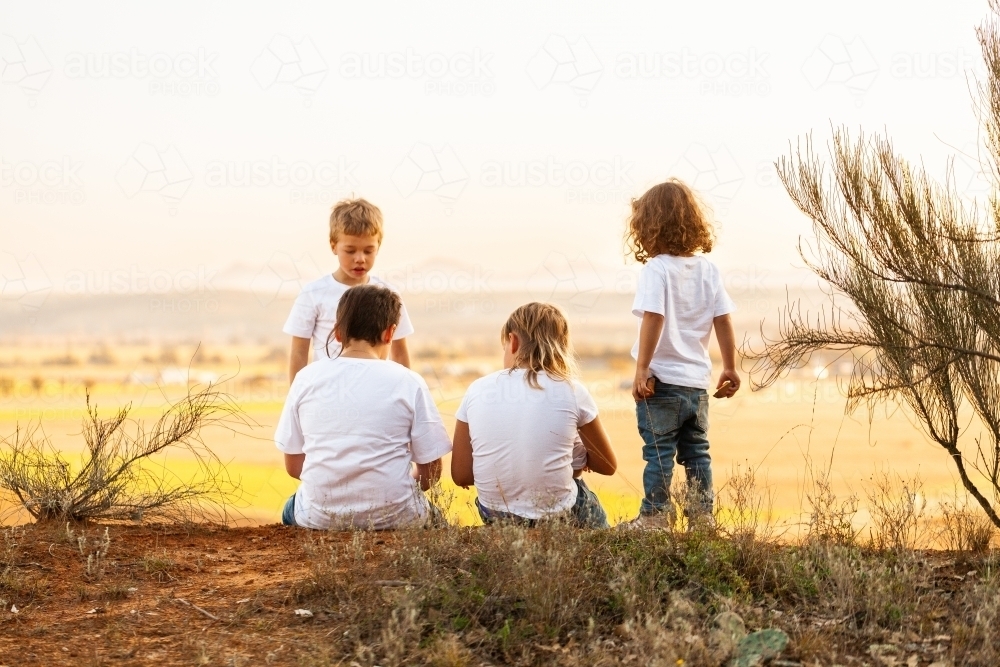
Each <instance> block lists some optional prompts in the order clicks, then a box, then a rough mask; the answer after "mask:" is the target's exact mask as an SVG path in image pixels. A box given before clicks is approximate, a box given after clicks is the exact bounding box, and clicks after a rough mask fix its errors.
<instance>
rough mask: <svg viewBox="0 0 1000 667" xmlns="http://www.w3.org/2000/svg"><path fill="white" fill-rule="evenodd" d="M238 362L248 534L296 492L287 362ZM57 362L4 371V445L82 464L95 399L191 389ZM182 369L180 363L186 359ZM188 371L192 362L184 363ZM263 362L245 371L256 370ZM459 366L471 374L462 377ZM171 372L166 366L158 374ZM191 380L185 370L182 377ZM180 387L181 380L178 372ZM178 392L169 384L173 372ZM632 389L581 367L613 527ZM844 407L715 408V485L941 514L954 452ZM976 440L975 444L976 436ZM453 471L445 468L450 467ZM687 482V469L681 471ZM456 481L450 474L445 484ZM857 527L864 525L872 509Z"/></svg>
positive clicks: (627, 472)
mask: <svg viewBox="0 0 1000 667" xmlns="http://www.w3.org/2000/svg"><path fill="white" fill-rule="evenodd" d="M229 353H230V354H231V355H237V354H239V355H240V359H241V361H240V362H239V366H238V368H239V370H240V372H239V375H238V376H237V377H236V378H235V379H232V380H229V381H227V382H225V383H224V384H223V387H224V389H226V390H227V391H229V392H231V393H232V394H233V395H234V396H235V398H236V399H237V400H238V402H239V403H240V405H241V406H242V407H243V409H244V410H245V411H246V413H247V415H248V416H249V417H250V418H251V419H252V420H253V421H254V422H255V423H256V426H254V427H252V428H248V429H244V430H243V431H244V432H243V433H241V434H234V433H230V432H227V431H224V430H220V429H214V430H212V431H210V432H206V433H205V438H206V443H207V444H208V445H209V446H210V447H211V448H212V449H213V450H214V451H215V452H216V453H217V454H218V456H219V457H220V458H221V459H222V460H223V461H224V462H225V463H226V464H227V467H228V470H229V473H230V475H231V476H232V477H234V478H237V479H239V480H240V491H241V494H240V495H241V499H240V502H238V503H237V504H236V506H235V507H234V508H233V510H234V512H235V513H236V514H237V516H239V517H240V521H241V522H249V523H258V522H273V521H277V520H278V518H279V512H280V508H281V506H282V504H283V502H284V500H285V498H287V497H288V495H290V494H291V493H292V492H293V491H294V489H295V484H296V482H295V481H294V480H292V479H290V478H288V477H287V475H286V474H285V472H284V469H283V467H282V463H281V457H280V455H279V453H278V452H277V451H276V450H275V448H274V445H273V443H272V441H271V435H272V434H273V430H274V426H275V424H276V422H277V418H278V415H279V413H280V410H281V405H282V400H283V397H284V393H285V391H286V389H287V382H286V381H285V380H284V379H283V376H284V370H283V368H284V366H283V361H282V360H281V359H280V358H277V357H276V355H273V354H272V355H271V357H272V358H268V355H267V350H266V349H257V348H253V347H252V346H251V347H248V348H246V349H241V350H236V351H233V350H230V351H229ZM45 354H51V350H49V351H48V352H46V351H44V350H42V351H34V350H30V349H23V348H22V349H21V350H20V356H19V357H18V359H19V363H18V364H17V365H15V366H13V367H10V368H6V369H5V368H0V389H2V390H3V395H2V396H0V434H3V435H7V434H11V433H12V432H13V431H14V430H15V428H16V426H17V425H18V424H20V425H21V426H22V427H24V426H25V425H26V424H28V423H29V422H37V421H38V420H41V423H42V425H43V428H44V431H45V433H46V435H47V436H48V437H49V438H50V439H51V441H52V444H53V445H54V446H55V447H58V448H60V449H62V450H64V451H73V452H76V451H79V450H80V448H81V447H82V441H81V438H80V437H79V433H80V421H81V419H82V417H83V416H84V396H85V391H86V390H87V387H88V386H89V391H90V393H91V397H92V401H93V402H94V403H96V404H97V405H98V407H99V409H100V410H101V412H102V413H103V414H105V415H110V413H111V411H112V410H114V409H116V408H118V407H119V406H121V405H124V404H126V403H129V402H131V403H132V405H133V407H134V412H133V416H135V417H137V418H140V419H143V420H147V419H149V418H151V417H155V416H157V415H158V414H159V411H160V409H161V408H162V406H163V405H164V404H165V402H166V401H167V400H169V399H171V398H176V397H177V396H179V395H182V394H183V392H184V386H183V384H170V385H165V386H163V385H162V382H161V383H160V384H158V383H157V380H156V379H153V378H152V376H153V375H154V372H153V370H154V368H155V367H156V366H157V364H156V363H154V362H152V361H149V357H148V355H146V358H147V361H145V362H143V361H142V358H143V354H142V351H141V350H140V349H138V348H137V349H135V350H132V351H131V352H130V351H128V350H125V351H121V350H119V351H118V352H117V356H118V358H117V359H116V361H115V363H114V364H110V365H109V364H105V365H94V364H90V363H86V362H80V363H77V364H75V365H66V366H56V365H53V364H51V363H48V364H43V363H42V362H43V360H44V357H45ZM182 358H183V357H182ZM187 358H190V357H187ZM247 359H250V360H254V359H256V360H258V361H251V362H247V361H246V360H247ZM460 362H461V364H464V367H465V368H466V369H469V368H476V369H479V370H480V372H484V371H485V370H487V369H489V368H490V367H491V366H492V365H495V364H496V363H497V360H496V359H469V360H460ZM456 363H458V362H456V361H455V360H450V361H449V362H448V364H443V363H442V364H438V363H422V362H421V361H420V360H419V359H418V360H417V361H416V362H415V363H414V367H415V368H416V369H417V370H420V371H421V372H422V373H423V374H424V376H425V377H426V378H427V380H428V383H429V384H430V386H431V388H432V390H433V392H434V394H435V397H436V400H437V402H438V406H439V408H440V410H441V413H442V416H443V417H444V419H445V422H446V425H447V427H448V428H449V430H451V428H452V427H453V421H454V417H453V415H454V413H455V411H456V410H457V408H458V405H459V402H460V400H461V397H462V395H463V393H464V389H465V387H466V386H467V385H468V383H469V382H471V381H472V379H474V377H475V376H474V374H471V373H469V372H467V371H465V372H462V373H459V372H458V371H456V370H455V366H456ZM461 364H460V365H461ZM159 366H162V364H159ZM236 368H237V365H236V364H235V363H232V362H231V361H230V359H222V358H211V357H210V358H209V359H208V360H207V361H205V362H203V363H201V364H198V365H197V366H196V367H192V369H191V371H190V372H191V376H192V378H200V379H201V380H207V379H209V377H210V376H211V375H212V374H214V375H217V376H224V375H226V374H227V373H229V374H232V373H233V372H234V371H235V369H236ZM180 370H181V371H186V370H187V369H180ZM174 374H175V375H176V370H175V371H174ZM163 377H167V378H168V379H169V377H171V376H170V374H169V373H163ZM630 378H631V371H630V368H629V366H628V363H627V361H626V360H623V359H621V358H614V359H612V360H610V361H609V362H607V363H603V364H596V365H594V364H591V365H589V366H588V365H587V364H585V365H584V371H583V380H584V382H585V383H586V384H587V385H588V387H589V388H590V390H591V392H592V394H593V395H594V396H595V398H596V399H597V401H598V404H599V407H600V409H601V415H602V419H603V421H604V423H605V424H606V426H607V428H608V430H609V432H610V434H611V437H612V442H613V443H614V445H615V449H616V451H617V453H618V457H619V462H620V465H619V471H618V473H617V474H616V475H615V476H613V477H610V478H604V477H601V476H598V475H592V474H591V475H588V476H587V482H588V484H589V485H590V486H591V488H593V489H595V490H596V491H597V493H598V494H599V496H600V497H601V498H602V501H603V502H604V503H605V505H606V507H607V509H608V513H609V516H610V517H611V518H612V520H613V521H618V520H621V519H627V518H630V517H631V516H634V514H635V513H636V510H637V508H638V503H639V498H640V497H641V495H642V469H643V461H642V455H641V440H640V438H639V435H638V432H637V430H636V426H635V414H634V403H633V401H632V399H631V397H630V395H629V393H628V389H627V388H625V387H627V385H628V382H629V381H630ZM844 403H845V401H844V398H843V397H842V395H841V393H840V392H839V390H838V385H837V382H836V381H835V380H831V379H827V380H820V381H816V380H811V379H808V378H806V379H803V378H797V379H792V380H788V381H784V382H782V383H780V384H779V385H778V386H776V387H773V388H770V389H768V390H765V391H762V392H759V393H755V394H754V393H751V392H749V391H746V390H744V391H742V392H741V393H740V395H739V396H738V397H737V398H734V399H731V400H728V401H724V400H715V399H712V402H711V417H710V418H711V428H710V437H711V442H712V449H711V451H712V455H713V460H714V466H713V467H714V471H715V486H716V489H717V490H718V489H720V488H721V487H722V486H723V484H724V483H725V480H726V479H727V477H728V476H729V474H730V472H731V471H732V470H733V469H734V466H743V467H744V468H745V467H746V466H751V467H753V468H754V469H756V470H757V474H758V480H759V481H761V482H763V483H765V484H766V485H767V487H768V488H769V489H770V491H771V492H772V493H773V497H774V510H775V513H776V515H777V516H778V517H779V518H781V519H782V520H783V521H786V522H789V523H794V522H795V520H796V519H797V517H798V516H799V514H800V512H801V508H802V507H803V506H804V503H803V494H804V492H805V482H806V479H807V473H806V463H807V461H808V460H809V459H810V458H811V459H812V461H813V462H814V464H815V465H817V466H818V467H822V466H824V465H826V464H827V463H830V464H831V466H832V471H833V480H834V483H835V488H836V489H837V491H838V493H841V494H845V495H846V494H850V493H855V494H857V495H859V496H860V497H861V498H862V500H863V499H864V484H865V482H866V480H868V479H869V478H870V477H871V476H872V474H873V473H875V472H876V471H878V470H892V471H893V472H894V473H898V474H900V475H903V476H911V475H916V474H919V475H920V476H921V478H922V479H923V480H924V483H925V492H926V495H927V497H928V498H929V500H931V501H932V504H933V501H934V500H935V499H936V498H937V497H940V496H941V495H942V494H945V493H948V492H951V491H952V490H953V489H954V487H955V485H956V480H957V476H956V475H955V474H954V472H953V470H952V467H951V465H950V462H949V460H948V458H947V457H946V455H945V454H944V452H943V451H942V450H940V449H939V448H937V447H936V446H934V445H932V444H929V443H928V442H926V440H925V439H924V437H923V436H922V434H921V433H920V432H919V430H917V429H916V428H915V427H914V426H913V425H912V424H910V423H909V422H908V421H907V419H906V417H905V416H904V415H903V414H902V413H901V412H897V413H896V414H892V415H890V416H887V415H885V414H882V415H879V416H878V417H877V418H876V419H874V420H873V421H872V422H871V423H869V421H868V416H867V414H863V413H862V414H858V415H856V416H854V417H845V416H844ZM970 437H971V436H970ZM157 463H158V464H161V465H165V466H166V467H167V469H168V470H170V471H171V472H173V473H175V474H178V475H181V476H185V475H189V474H193V472H194V470H195V468H194V466H193V465H192V463H191V461H190V459H189V458H186V457H185V456H184V455H183V454H182V453H174V454H170V455H168V456H167V457H166V458H165V459H162V460H159V461H157ZM446 470H447V465H446ZM677 473H678V474H677V477H678V478H682V477H683V472H682V469H680V468H678V469H677ZM445 476H446V477H447V474H446V475H445ZM444 486H445V492H446V495H450V494H453V502H452V512H453V514H454V515H455V516H456V517H458V518H459V519H460V520H461V521H462V522H463V523H470V522H475V521H477V519H476V518H475V517H474V512H473V511H472V507H471V499H472V498H473V497H474V495H473V493H472V492H470V491H464V490H462V489H455V488H454V487H453V486H452V485H451V484H450V483H449V482H448V480H447V479H446V480H445V485H444ZM861 506H862V512H861V513H860V514H859V519H860V520H862V521H863V520H864V502H862V503H861ZM0 512H2V514H0V515H2V516H5V517H6V520H7V521H11V520H17V515H16V514H12V513H11V508H10V507H6V508H0Z"/></svg>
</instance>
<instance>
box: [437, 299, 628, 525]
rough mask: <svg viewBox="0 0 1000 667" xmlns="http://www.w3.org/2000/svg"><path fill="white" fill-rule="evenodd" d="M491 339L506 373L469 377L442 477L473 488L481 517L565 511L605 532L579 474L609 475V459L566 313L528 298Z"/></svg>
mask: <svg viewBox="0 0 1000 667" xmlns="http://www.w3.org/2000/svg"><path fill="white" fill-rule="evenodd" d="M501 342H502V344H503V363H504V367H505V369H506V370H502V371H497V372H496V373H493V374H491V375H487V376H486V377H483V378H480V379H478V380H476V381H475V382H473V383H472V385H471V386H470V387H469V390H468V391H467V392H466V394H465V398H464V399H463V400H462V404H461V405H460V406H459V408H458V413H457V415H456V417H457V421H456V423H455V438H454V448H453V453H452V458H451V476H452V479H453V480H454V482H455V484H456V485H458V486H462V487H466V488H467V487H469V486H470V485H472V484H475V485H476V491H477V492H478V494H479V497H478V498H477V499H476V506H477V508H478V509H479V515H480V517H482V519H483V522H485V523H492V522H494V521H497V520H513V521H517V522H519V523H526V524H528V525H533V524H534V522H536V521H537V520H539V519H546V518H557V517H568V518H570V519H571V520H573V521H574V522H575V523H577V524H578V525H580V526H583V527H590V528H607V526H608V519H607V515H606V514H605V512H604V508H602V507H601V503H600V501H598V499H597V496H596V495H595V494H594V492H593V491H591V490H590V489H589V488H587V485H586V484H585V483H584V481H583V480H582V479H580V478H579V472H581V471H582V469H583V468H584V467H586V468H588V469H589V470H590V471H592V472H596V473H599V474H601V475H612V474H614V472H615V468H616V466H617V461H616V459H615V453H614V451H613V450H612V449H611V443H610V441H609V440H608V435H607V433H606V432H605V430H604V427H603V426H602V425H601V420H600V417H598V416H597V405H596V404H595V403H594V399H593V398H591V396H590V393H589V392H588V391H587V389H586V388H585V387H584V386H583V385H582V384H580V383H579V382H578V381H576V379H575V377H574V376H575V369H574V363H573V358H572V351H571V348H570V341H569V325H568V324H567V322H566V318H565V317H564V316H563V314H562V313H561V312H560V311H559V309H558V308H556V307H555V306H552V305H549V304H545V303H529V304H527V305H525V306H521V307H520V308H518V309H517V310H515V311H514V313H513V314H512V315H511V316H510V319H508V320H507V323H506V324H504V326H503V329H502V330H501ZM581 441H582V442H581ZM576 443H579V445H578V446H577V447H576V448H574V445H575V444H576ZM574 450H576V451H574ZM574 461H575V463H574ZM574 467H576V468H577V471H574Z"/></svg>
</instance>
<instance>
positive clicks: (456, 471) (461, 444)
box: [451, 420, 476, 489]
mask: <svg viewBox="0 0 1000 667" xmlns="http://www.w3.org/2000/svg"><path fill="white" fill-rule="evenodd" d="M451 480H452V481H453V482H455V486H460V487H462V488H463V489H467V488H469V487H470V486H472V485H473V484H475V483H476V480H475V478H474V477H473V475H472V436H471V435H469V425H468V424H467V423H466V422H464V421H462V420H456V421H455V437H454V439H453V440H452V445H451Z"/></svg>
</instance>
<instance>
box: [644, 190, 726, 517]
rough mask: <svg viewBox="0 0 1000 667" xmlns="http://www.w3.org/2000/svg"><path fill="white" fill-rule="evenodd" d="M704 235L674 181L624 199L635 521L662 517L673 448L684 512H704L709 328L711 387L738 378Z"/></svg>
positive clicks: (708, 479) (701, 221) (696, 209)
mask: <svg viewBox="0 0 1000 667" xmlns="http://www.w3.org/2000/svg"><path fill="white" fill-rule="evenodd" d="M713 242H714V233H713V229H712V224H711V222H710V221H709V220H708V218H707V217H706V215H705V212H704V210H703V209H702V207H701V206H700V205H699V203H698V201H697V199H696V198H695V195H694V193H693V192H692V191H691V190H690V189H689V188H688V187H687V186H686V185H684V184H683V183H681V182H680V181H678V180H670V181H668V182H666V183H661V184H659V185H656V186H654V187H652V188H650V189H649V190H648V191H647V192H646V193H645V194H644V195H642V197H640V198H638V199H635V200H633V201H632V215H631V217H630V218H629V221H628V229H627V232H626V243H627V244H628V247H629V250H630V251H631V253H632V255H633V256H634V257H635V259H636V260H637V261H639V262H641V263H642V264H644V265H645V266H643V267H642V271H641V272H640V273H639V284H638V287H637V289H636V295H635V301H634V303H633V304H632V314H633V315H635V316H636V317H639V318H641V322H640V323H639V338H638V340H637V341H636V343H635V345H634V346H633V348H632V357H633V358H634V359H635V360H636V368H635V380H634V381H633V383H632V397H633V398H634V399H635V401H636V417H637V420H638V423H639V434H640V435H641V436H642V440H643V443H644V444H643V448H642V455H643V459H644V460H645V461H646V468H645V471H644V472H643V476H642V482H643V487H644V491H645V497H644V498H643V500H642V505H641V507H640V510H639V521H638V523H639V524H640V525H651V526H657V525H661V526H662V525H664V522H667V521H669V522H672V519H673V511H672V505H671V502H670V482H671V480H672V478H673V468H674V457H675V456H676V458H677V462H678V463H680V464H681V465H683V466H684V469H685V473H686V477H687V482H688V490H689V493H690V497H689V502H688V511H689V512H690V514H691V515H692V516H693V517H694V516H697V515H702V516H704V515H705V514H711V512H712V504H713V490H712V459H711V457H710V456H709V453H708V392H707V389H708V388H709V387H710V386H711V382H712V362H711V360H710V358H709V355H708V341H709V337H710V336H711V333H712V330H713V329H714V330H715V336H716V339H717V341H718V344H719V351H720V352H721V354H722V363H723V370H722V373H721V375H720V377H719V380H718V382H717V383H716V389H717V392H716V394H715V395H716V396H718V397H720V398H722V397H724V398H729V397H731V396H733V395H734V394H735V393H736V391H737V390H738V389H739V388H740V377H739V375H738V374H737V373H736V344H735V335H734V333H733V323H732V320H731V318H730V316H729V313H731V312H733V311H734V310H735V309H736V306H735V304H734V303H733V302H732V300H731V299H730V298H729V295H728V294H727V293H726V289H725V287H724V286H723V284H722V277H721V276H720V274H719V269H718V267H716V266H715V264H713V263H712V262H711V261H710V260H709V259H708V258H707V257H705V256H704V254H703V253H708V252H711V250H712V245H713Z"/></svg>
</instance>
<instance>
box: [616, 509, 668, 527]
mask: <svg viewBox="0 0 1000 667" xmlns="http://www.w3.org/2000/svg"><path fill="white" fill-rule="evenodd" d="M618 526H619V527H620V528H623V529H626V530H673V517H672V516H670V513H669V512H660V513H658V514H640V515H639V516H637V517H636V518H634V519H632V520H631V521H625V522H623V523H620V524H618Z"/></svg>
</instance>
